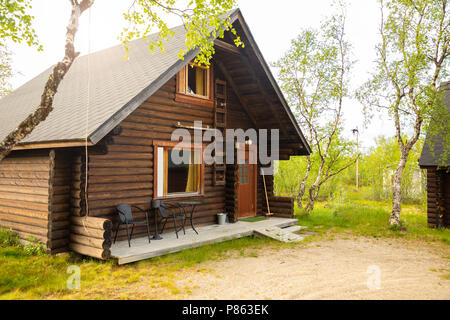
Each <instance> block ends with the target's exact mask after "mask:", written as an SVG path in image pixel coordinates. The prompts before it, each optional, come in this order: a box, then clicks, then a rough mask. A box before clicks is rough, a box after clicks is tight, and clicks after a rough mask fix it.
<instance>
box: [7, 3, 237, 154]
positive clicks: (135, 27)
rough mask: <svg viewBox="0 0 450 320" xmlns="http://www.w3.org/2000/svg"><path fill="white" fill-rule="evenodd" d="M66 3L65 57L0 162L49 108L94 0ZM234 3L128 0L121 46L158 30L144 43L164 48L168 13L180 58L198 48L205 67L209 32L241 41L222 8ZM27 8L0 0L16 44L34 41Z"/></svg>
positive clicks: (11, 137) (74, 55) (210, 41)
mask: <svg viewBox="0 0 450 320" xmlns="http://www.w3.org/2000/svg"><path fill="white" fill-rule="evenodd" d="M68 1H69V2H70V4H71V7H72V9H71V14H70V19H69V23H68V25H67V32H66V40H65V55H64V57H63V59H62V60H61V61H60V62H58V63H57V64H56V65H55V67H54V68H53V70H52V72H51V74H50V76H49V78H48V80H47V82H46V84H45V87H44V89H43V93H42V96H41V101H40V104H39V106H37V108H36V109H35V111H33V112H32V113H31V114H30V115H28V117H27V118H26V119H25V120H23V121H22V122H21V123H20V124H19V125H18V126H17V127H16V128H15V129H14V130H13V131H12V132H11V133H9V134H8V135H7V136H6V137H5V138H4V140H3V141H2V142H1V143H0V161H1V160H2V159H4V158H5V157H6V156H7V155H8V153H9V152H10V151H11V150H12V149H13V148H14V146H16V145H17V144H18V143H19V142H20V141H21V140H22V139H24V138H25V137H26V136H28V135H29V134H30V133H31V132H32V131H33V130H34V128H36V127H37V126H38V125H39V123H41V122H42V121H44V120H45V119H46V118H47V117H48V115H49V114H50V113H51V112H52V110H53V99H54V97H55V95H56V93H57V91H58V87H59V85H60V83H61V81H63V79H64V77H65V75H66V74H67V72H68V71H69V69H70V67H71V66H72V64H73V62H74V61H75V59H76V58H77V57H78V55H79V52H76V50H75V45H74V42H75V36H76V34H77V31H78V27H79V19H80V17H81V16H82V14H83V13H84V12H85V11H86V10H88V9H89V8H90V7H91V6H92V5H93V4H94V0H68ZM234 5H235V0H195V1H191V2H189V3H188V4H187V5H186V4H185V3H184V2H183V1H181V0H179V1H177V0H160V1H154V0H133V1H130V9H129V10H128V12H125V13H124V18H125V20H126V21H128V22H129V26H128V27H127V28H125V30H123V32H122V34H121V37H120V38H121V40H122V42H123V44H124V46H125V48H127V46H128V43H129V41H131V40H132V39H134V38H139V37H144V38H145V37H146V36H147V35H149V34H150V33H153V32H155V31H159V37H158V40H156V41H153V42H151V41H149V49H150V50H155V49H156V48H159V49H160V50H161V51H164V40H167V39H168V38H170V37H172V36H173V35H174V34H173V32H172V31H171V30H170V29H169V28H168V25H167V23H166V20H165V19H166V18H167V17H168V15H175V16H177V17H179V19H180V20H181V21H182V23H183V24H184V26H185V28H186V31H187V32H186V41H185V48H184V49H182V50H181V51H180V52H179V57H180V59H183V56H184V55H185V54H186V53H187V52H189V51H190V50H192V49H195V48H199V50H200V53H199V55H198V57H197V58H196V60H197V62H199V63H200V64H206V65H208V64H209V60H210V59H211V57H212V55H213V53H214V47H213V43H214V42H213V40H214V39H213V38H212V37H211V34H212V35H213V36H218V37H223V36H224V33H225V31H228V30H230V31H231V32H232V33H233V34H235V43H236V45H237V46H239V45H242V42H241V41H240V38H239V36H238V35H237V34H236V31H235V29H234V28H233V26H232V25H231V23H230V20H229V17H227V16H226V12H227V11H228V10H230V9H232V8H233V6H234ZM30 8H31V5H30V1H29V0H15V1H14V0H1V2H0V25H1V26H2V27H6V29H5V30H6V31H5V30H2V31H0V36H2V37H4V38H9V39H11V40H13V41H16V42H21V41H23V40H25V41H27V43H28V44H30V45H32V44H36V35H35V33H34V29H32V26H31V22H32V18H33V17H32V16H30V15H28V14H27V13H26V12H27V10H28V9H30Z"/></svg>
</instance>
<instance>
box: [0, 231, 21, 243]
mask: <svg viewBox="0 0 450 320" xmlns="http://www.w3.org/2000/svg"><path fill="white" fill-rule="evenodd" d="M12 246H20V242H19V236H18V235H17V233H15V232H13V231H11V230H10V229H3V228H0V247H12Z"/></svg>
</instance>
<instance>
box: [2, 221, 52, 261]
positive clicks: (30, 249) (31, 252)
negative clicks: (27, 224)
mask: <svg viewBox="0 0 450 320" xmlns="http://www.w3.org/2000/svg"><path fill="white" fill-rule="evenodd" d="M27 241H28V243H27V244H26V245H22V244H21V243H20V239H19V235H18V234H17V233H16V232H14V231H12V230H11V229H4V228H1V227H0V247H3V248H8V247H15V248H16V249H17V250H20V251H22V252H23V253H24V254H25V255H28V256H38V255H42V254H44V253H45V252H46V250H45V247H44V245H43V244H42V243H41V242H39V241H38V240H37V239H36V238H35V237H32V236H30V237H29V238H28V239H27Z"/></svg>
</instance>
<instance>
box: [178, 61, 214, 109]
mask: <svg viewBox="0 0 450 320" xmlns="http://www.w3.org/2000/svg"><path fill="white" fill-rule="evenodd" d="M211 80H212V76H211V67H210V68H206V67H203V66H199V65H197V64H194V63H189V64H188V65H186V66H185V67H183V68H182V69H181V70H180V71H179V72H178V75H177V94H176V96H175V100H176V101H178V102H185V103H190V104H198V105H204V106H213V105H214V102H213V95H212V90H211Z"/></svg>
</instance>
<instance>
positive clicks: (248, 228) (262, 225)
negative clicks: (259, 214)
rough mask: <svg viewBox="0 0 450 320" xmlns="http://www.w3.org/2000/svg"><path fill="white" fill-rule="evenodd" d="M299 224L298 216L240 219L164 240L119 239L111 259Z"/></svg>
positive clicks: (127, 258)
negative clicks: (247, 220)
mask: <svg viewBox="0 0 450 320" xmlns="http://www.w3.org/2000/svg"><path fill="white" fill-rule="evenodd" d="M297 223H298V220H297V219H288V218H278V217H271V218H268V219H266V220H262V221H257V222H244V221H238V222H236V223H228V224H225V225H209V226H204V227H199V228H196V229H197V231H198V233H199V234H198V235H197V234H196V233H195V232H194V231H193V230H192V229H190V228H187V230H186V235H184V234H183V231H181V232H179V233H178V234H179V238H178V239H177V238H176V235H175V232H170V233H164V234H163V235H162V237H163V239H162V240H158V241H156V240H152V241H151V243H148V238H147V237H142V238H136V239H133V240H132V241H131V248H130V247H128V241H126V240H125V241H118V242H116V243H115V244H113V245H112V246H111V258H114V259H117V261H118V264H119V265H120V264H127V263H131V262H136V261H139V260H145V259H149V258H153V257H157V256H162V255H166V254H169V253H174V252H179V251H182V250H186V249H191V248H197V247H200V246H204V245H208V244H213V243H219V242H223V241H227V240H232V239H238V238H243V237H248V236H252V235H253V234H255V233H258V234H264V232H265V230H268V229H270V228H281V229H283V228H288V227H291V226H294V225H296V224H297Z"/></svg>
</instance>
